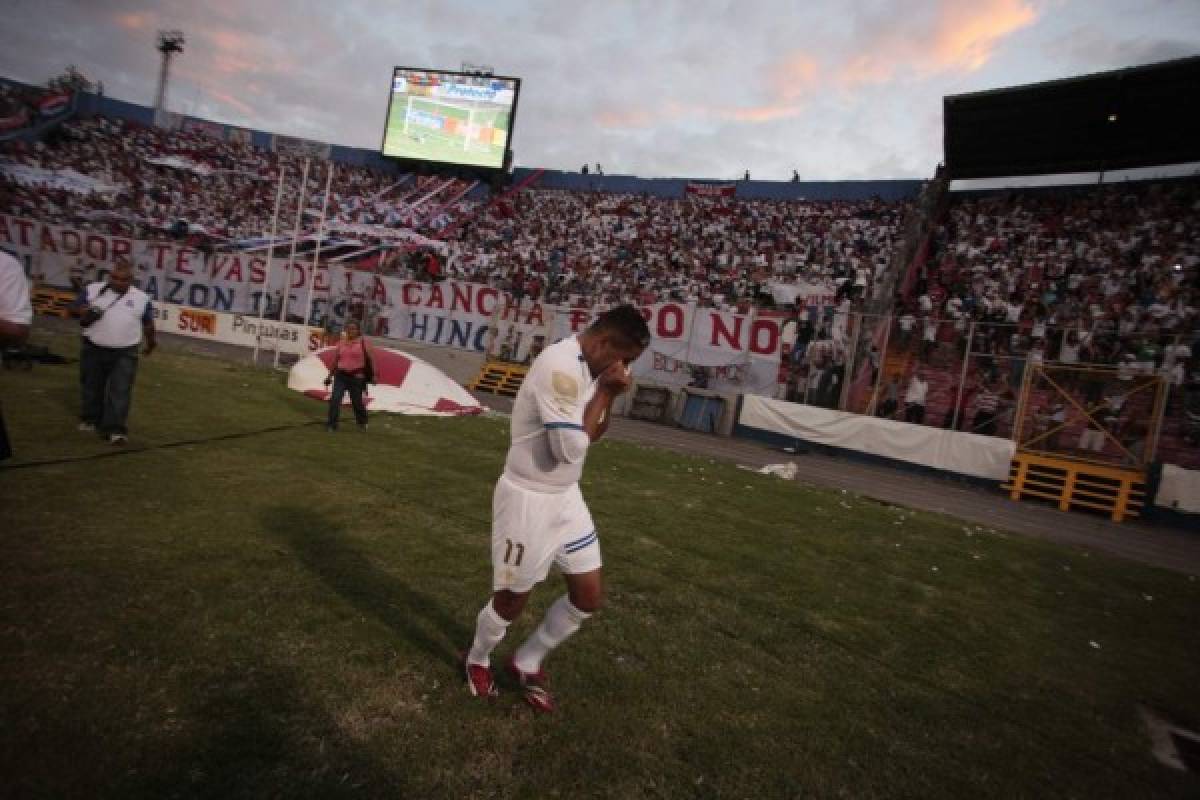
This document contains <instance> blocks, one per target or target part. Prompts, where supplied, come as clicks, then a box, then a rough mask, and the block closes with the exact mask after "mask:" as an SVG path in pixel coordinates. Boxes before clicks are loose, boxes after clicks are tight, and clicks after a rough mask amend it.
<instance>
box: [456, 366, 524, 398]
mask: <svg viewBox="0 0 1200 800" xmlns="http://www.w3.org/2000/svg"><path fill="white" fill-rule="evenodd" d="M528 372H529V367H523V366H521V365H520V364H510V363H508V362H507V361H488V362H485V363H484V365H483V368H482V369H480V370H479V374H478V375H477V376H475V380H473V381H471V383H470V384H469V385H468V386H467V388H468V389H470V390H471V391H473V392H474V391H480V392H487V393H489V394H498V395H501V396H502V397H516V396H517V391H518V390H519V389H520V388H521V384H522V383H523V382H524V381H525V375H526V374H528Z"/></svg>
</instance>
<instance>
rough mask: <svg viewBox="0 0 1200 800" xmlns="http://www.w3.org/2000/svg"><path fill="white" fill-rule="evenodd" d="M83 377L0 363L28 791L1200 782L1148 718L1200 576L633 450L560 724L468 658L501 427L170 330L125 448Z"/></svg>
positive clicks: (17, 774) (1199, 635)
mask: <svg viewBox="0 0 1200 800" xmlns="http://www.w3.org/2000/svg"><path fill="white" fill-rule="evenodd" d="M53 343H54V344H55V346H56V348H57V349H58V350H59V351H60V352H64V351H65V352H67V354H69V355H73V354H74V352H73V351H74V344H73V342H72V341H71V339H69V338H67V337H62V338H58V339H54V340H53ZM76 391H77V379H76V373H75V368H74V367H73V366H72V367H39V368H37V369H36V370H35V371H34V372H33V373H31V374H25V373H8V372H2V373H0V397H3V402H4V411H5V416H6V418H7V421H8V425H9V429H10V431H11V434H12V436H13V439H14V444H15V447H16V449H17V452H18V456H17V458H16V459H14V460H13V461H11V462H8V467H7V468H5V469H0V503H2V508H3V526H2V533H0V536H2V539H3V548H4V557H3V559H0V631H2V634H0V684H2V685H3V687H4V691H3V693H2V694H0V698H2V699H0V703H2V708H3V722H4V724H3V726H2V727H0V771H2V774H3V775H4V781H5V785H6V794H7V795H8V796H23V797H30V796H34V797H66V796H88V797H193V796H205V797H222V798H229V797H264V796H265V797H321V798H328V797H342V796H345V797H375V796H388V797H400V796H404V797H456V798H457V797H579V796H582V797H613V798H630V797H755V798H759V797H796V796H815V797H826V796H843V797H855V798H862V797H896V796H909V797H953V798H961V797H1014V796H1075V797H1133V796H1138V797H1143V796H1165V797H1171V796H1175V797H1186V796H1195V795H1196V794H1197V793H1198V792H1200V781H1197V779H1195V778H1194V777H1189V776H1186V775H1183V774H1180V773H1174V772H1171V771H1170V770H1168V769H1166V768H1164V767H1161V766H1159V765H1158V764H1157V763H1155V762H1154V761H1152V760H1151V758H1150V756H1149V754H1148V747H1149V744H1148V740H1147V737H1146V735H1145V734H1144V732H1143V731H1142V729H1141V727H1140V723H1139V721H1138V717H1137V712H1136V706H1137V704H1144V705H1146V706H1149V707H1152V708H1155V709H1158V710H1161V711H1163V712H1166V713H1168V714H1170V715H1171V716H1173V717H1174V718H1175V719H1177V720H1178V721H1180V722H1183V723H1187V724H1191V725H1196V724H1197V723H1200V691H1198V690H1197V684H1196V677H1197V670H1196V668H1197V658H1196V655H1197V653H1200V630H1198V627H1197V625H1196V622H1197V620H1198V619H1200V582H1197V581H1196V580H1195V579H1194V578H1190V577H1188V576H1186V575H1178V574H1172V573H1167V572H1163V571H1158V570H1154V569H1150V568H1146V567H1142V566H1138V565H1134V564H1129V563H1125V562H1119V561H1115V560H1110V559H1108V558H1105V557H1103V556H1102V555H1100V554H1083V553H1080V552H1078V551H1069V550H1066V549H1062V548H1059V547H1056V546H1051V545H1047V544H1044V543H1040V542H1033V541H1027V540H1024V539H1020V538H1016V537H1011V536H1007V535H1004V534H1003V533H1000V532H993V531H990V530H987V529H980V528H977V527H975V526H966V525H964V524H963V523H961V522H958V521H955V520H953V519H948V518H944V517H939V516H936V515H932V514H925V513H920V512H912V511H908V510H902V509H896V508H891V507H886V506H883V505H879V504H876V503H873V502H868V501H864V500H862V499H860V498H857V497H854V496H853V495H846V494H841V493H837V492H828V491H819V490H812V489H806V488H804V487H802V486H798V485H796V484H792V483H786V482H784V481H781V480H779V479H777V478H773V477H764V476H759V475H756V474H752V473H748V472H745V471H741V470H738V469H736V468H735V467H734V466H733V465H729V464H723V463H713V462H711V461H709V460H706V459H695V458H687V457H683V456H678V455H675V454H672V453H668V452H664V451H659V450H652V449H646V448H640V447H637V446H633V445H628V444H622V443H602V444H600V445H598V446H597V447H595V448H594V451H593V453H592V455H591V456H590V457H589V463H588V467H587V471H586V479H585V483H584V493H585V496H587V498H588V499H589V502H590V505H591V508H592V511H593V514H594V515H595V517H596V520H597V523H598V526H599V530H600V532H601V538H602V543H603V549H604V555H605V561H606V575H607V580H608V585H609V603H608V606H607V608H606V609H605V610H603V611H602V612H601V613H600V614H598V615H597V616H596V617H594V618H593V619H592V620H591V621H589V622H588V623H587V624H586V625H585V627H584V629H583V631H582V632H581V633H580V634H579V635H578V636H577V637H576V638H574V639H573V640H571V641H570V642H569V643H568V644H567V645H566V646H564V647H563V649H562V650H560V651H559V652H557V653H555V654H554V655H553V656H552V657H551V659H550V661H548V662H547V666H548V669H549V671H550V674H551V676H552V679H553V685H554V687H555V689H556V691H557V694H558V697H559V701H560V704H561V710H560V713H558V714H556V715H554V716H551V717H535V716H533V714H532V712H531V711H529V710H528V709H527V708H525V707H524V706H523V705H522V704H521V703H520V701H519V699H518V696H517V694H516V693H515V692H514V691H513V690H512V687H511V686H505V687H504V691H503V693H502V696H501V698H500V699H499V701H498V702H495V703H492V704H486V703H480V702H479V701H476V700H474V699H472V698H469V697H468V696H467V695H466V693H465V691H464V689H463V687H462V683H461V681H460V678H459V675H458V673H457V671H456V668H455V666H454V660H455V651H456V650H457V649H459V648H462V647H463V646H465V645H466V643H467V642H468V640H469V638H470V636H471V630H472V625H473V619H474V616H475V613H476V611H477V610H478V608H479V606H480V605H481V604H482V602H483V601H484V599H485V597H486V596H487V593H488V588H489V568H488V565H487V552H488V548H487V536H488V524H489V520H488V517H489V510H490V493H491V487H492V483H493V481H494V479H495V477H496V475H497V474H498V472H499V470H500V466H501V463H502V459H503V456H504V451H505V447H506V444H507V424H506V422H505V421H504V420H503V419H497V418H482V419H481V418H477V419H451V420H432V419H420V418H403V417H387V416H382V415H377V416H375V417H374V419H373V421H372V426H371V431H370V432H369V434H366V435H360V434H358V433H356V432H353V431H345V432H342V433H339V434H336V435H329V434H326V433H324V432H323V431H322V430H321V428H320V426H319V419H320V417H321V414H322V410H323V409H322V407H321V406H320V405H318V404H317V403H315V402H313V401H310V400H306V399H304V398H301V397H299V396H297V395H295V394H293V393H290V392H288V391H287V390H286V389H285V388H283V387H282V386H281V385H280V380H279V379H278V377H277V376H275V375H272V374H269V373H265V372H260V371H253V370H251V369H249V368H244V367H240V366H235V365H231V364H227V363H224V362H221V361H218V360H215V359H209V358H202V357H196V356H187V355H182V354H179V353H171V352H163V351H160V352H159V353H156V354H155V355H154V356H152V357H151V358H149V359H144V360H143V362H142V367H141V373H140V374H139V376H138V382H137V388H136V392H135V399H134V413H133V417H132V420H131V423H132V437H131V446H130V448H129V450H128V451H127V452H123V453H121V454H120V455H115V456H114V455H111V454H112V452H113V450H112V448H110V447H108V446H107V445H104V444H102V443H100V442H99V441H98V440H96V439H93V438H91V437H89V436H88V435H86V434H81V433H78V432H77V431H75V430H74V425H75V412H76V408H77V406H76V403H77V400H76ZM314 422H316V423H318V424H313V423H314ZM267 429H274V430H270V431H268V432H261V431H264V430H267ZM239 434H246V435H244V436H242V435H239ZM217 437H221V438H217ZM189 442H190V443H189ZM89 456H97V458H91V459H89V458H88V457H89ZM70 459H82V460H70ZM39 461H40V462H48V463H42V464H41V465H29V464H30V463H31V462H39ZM23 464H24V465H26V466H22V465H23ZM560 591H561V589H560V584H559V583H557V582H556V581H555V579H554V578H552V581H551V583H549V584H547V585H545V586H543V587H542V588H541V590H540V591H539V592H538V593H537V594H535V599H536V602H535V603H534V604H533V606H534V607H533V608H532V609H531V610H532V611H533V612H534V613H530V614H528V615H527V617H526V618H525V619H523V620H522V621H520V622H518V623H517V624H515V625H514V630H513V631H512V632H511V633H510V635H509V639H508V641H507V642H506V643H505V644H504V645H502V647H501V650H500V651H499V654H498V655H499V657H500V658H501V659H502V658H504V657H506V656H507V654H508V653H509V652H510V651H511V648H512V647H514V646H515V645H516V644H517V643H519V641H520V640H521V639H522V638H523V637H524V636H525V635H526V634H527V633H528V631H529V630H530V628H531V627H532V625H533V624H534V621H535V620H536V618H537V617H538V616H539V615H540V612H541V610H542V609H544V607H545V606H546V605H547V603H548V602H549V601H551V600H552V599H553V598H554V597H555V596H557V594H558V593H559V592H560Z"/></svg>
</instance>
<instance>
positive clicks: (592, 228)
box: [450, 189, 905, 310]
mask: <svg viewBox="0 0 1200 800" xmlns="http://www.w3.org/2000/svg"><path fill="white" fill-rule="evenodd" d="M904 212H905V204H903V203H885V202H882V201H878V200H870V201H861V202H838V201H832V202H811V201H764V200H743V199H739V198H726V197H703V196H688V197H685V198H664V197H654V196H648V195H633V194H611V193H599V192H573V191H562V190H537V189H534V190H527V191H522V192H519V193H517V194H515V195H513V196H512V197H511V198H510V199H508V200H506V201H504V202H501V203H497V204H494V205H493V206H492V208H490V209H489V210H488V212H487V213H484V214H481V215H478V216H476V217H475V218H473V219H472V220H471V222H470V223H469V224H467V225H464V226H463V228H462V229H461V231H460V234H459V237H458V241H457V243H456V244H457V247H456V251H457V253H456V256H455V259H454V262H453V264H452V265H451V267H450V274H451V275H452V276H453V277H459V278H462V279H466V280H473V281H479V282H489V283H494V284H497V285H501V286H502V287H503V288H506V289H509V290H511V291H513V292H514V293H516V294H518V295H522V296H533V297H543V298H544V299H546V300H547V301H549V302H552V303H566V304H570V305H590V304H593V303H603V304H613V303H621V302H638V303H654V302H663V301H667V300H676V301H681V302H695V303H697V304H699V305H702V306H712V307H717V308H724V309H735V308H741V309H743V310H745V309H746V308H747V307H749V306H750V305H775V304H776V300H777V295H778V294H779V292H778V291H776V292H773V291H772V286H774V287H776V288H777V289H778V287H779V286H781V285H782V286H784V287H786V286H787V285H788V284H795V283H797V282H801V283H806V284H811V283H823V284H827V285H828V286H829V294H831V295H832V294H834V293H835V292H837V290H838V289H839V288H840V289H841V292H840V295H842V296H845V297H847V298H849V299H851V300H855V299H862V298H863V297H866V296H868V295H869V294H870V293H871V291H872V288H873V287H874V285H875V280H876V277H877V276H879V275H881V274H882V273H883V272H884V270H886V268H887V267H888V265H889V264H890V261H891V256H892V252H893V249H894V247H895V246H896V245H897V244H898V231H899V229H900V220H901V218H902V217H903V214H904ZM783 293H784V294H786V289H784V290H783Z"/></svg>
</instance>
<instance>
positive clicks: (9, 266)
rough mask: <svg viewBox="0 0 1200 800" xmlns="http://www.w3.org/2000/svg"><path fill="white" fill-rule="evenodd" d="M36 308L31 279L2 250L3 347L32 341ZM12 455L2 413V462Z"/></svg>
mask: <svg viewBox="0 0 1200 800" xmlns="http://www.w3.org/2000/svg"><path fill="white" fill-rule="evenodd" d="M32 323H33V306H32V305H31V304H30V302H29V280H28V279H27V278H26V277H25V270H24V268H22V266H21V262H20V261H18V260H17V259H16V258H14V257H13V256H11V255H9V254H8V253H6V252H4V251H2V250H0V347H19V346H20V345H22V344H24V343H25V340H26V339H28V338H29V326H30V325H31V324H32ZM11 456H12V448H11V447H10V446H9V444H8V430H7V429H6V428H5V427H4V415H3V413H0V461H3V460H4V459H6V458H9V457H11Z"/></svg>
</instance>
